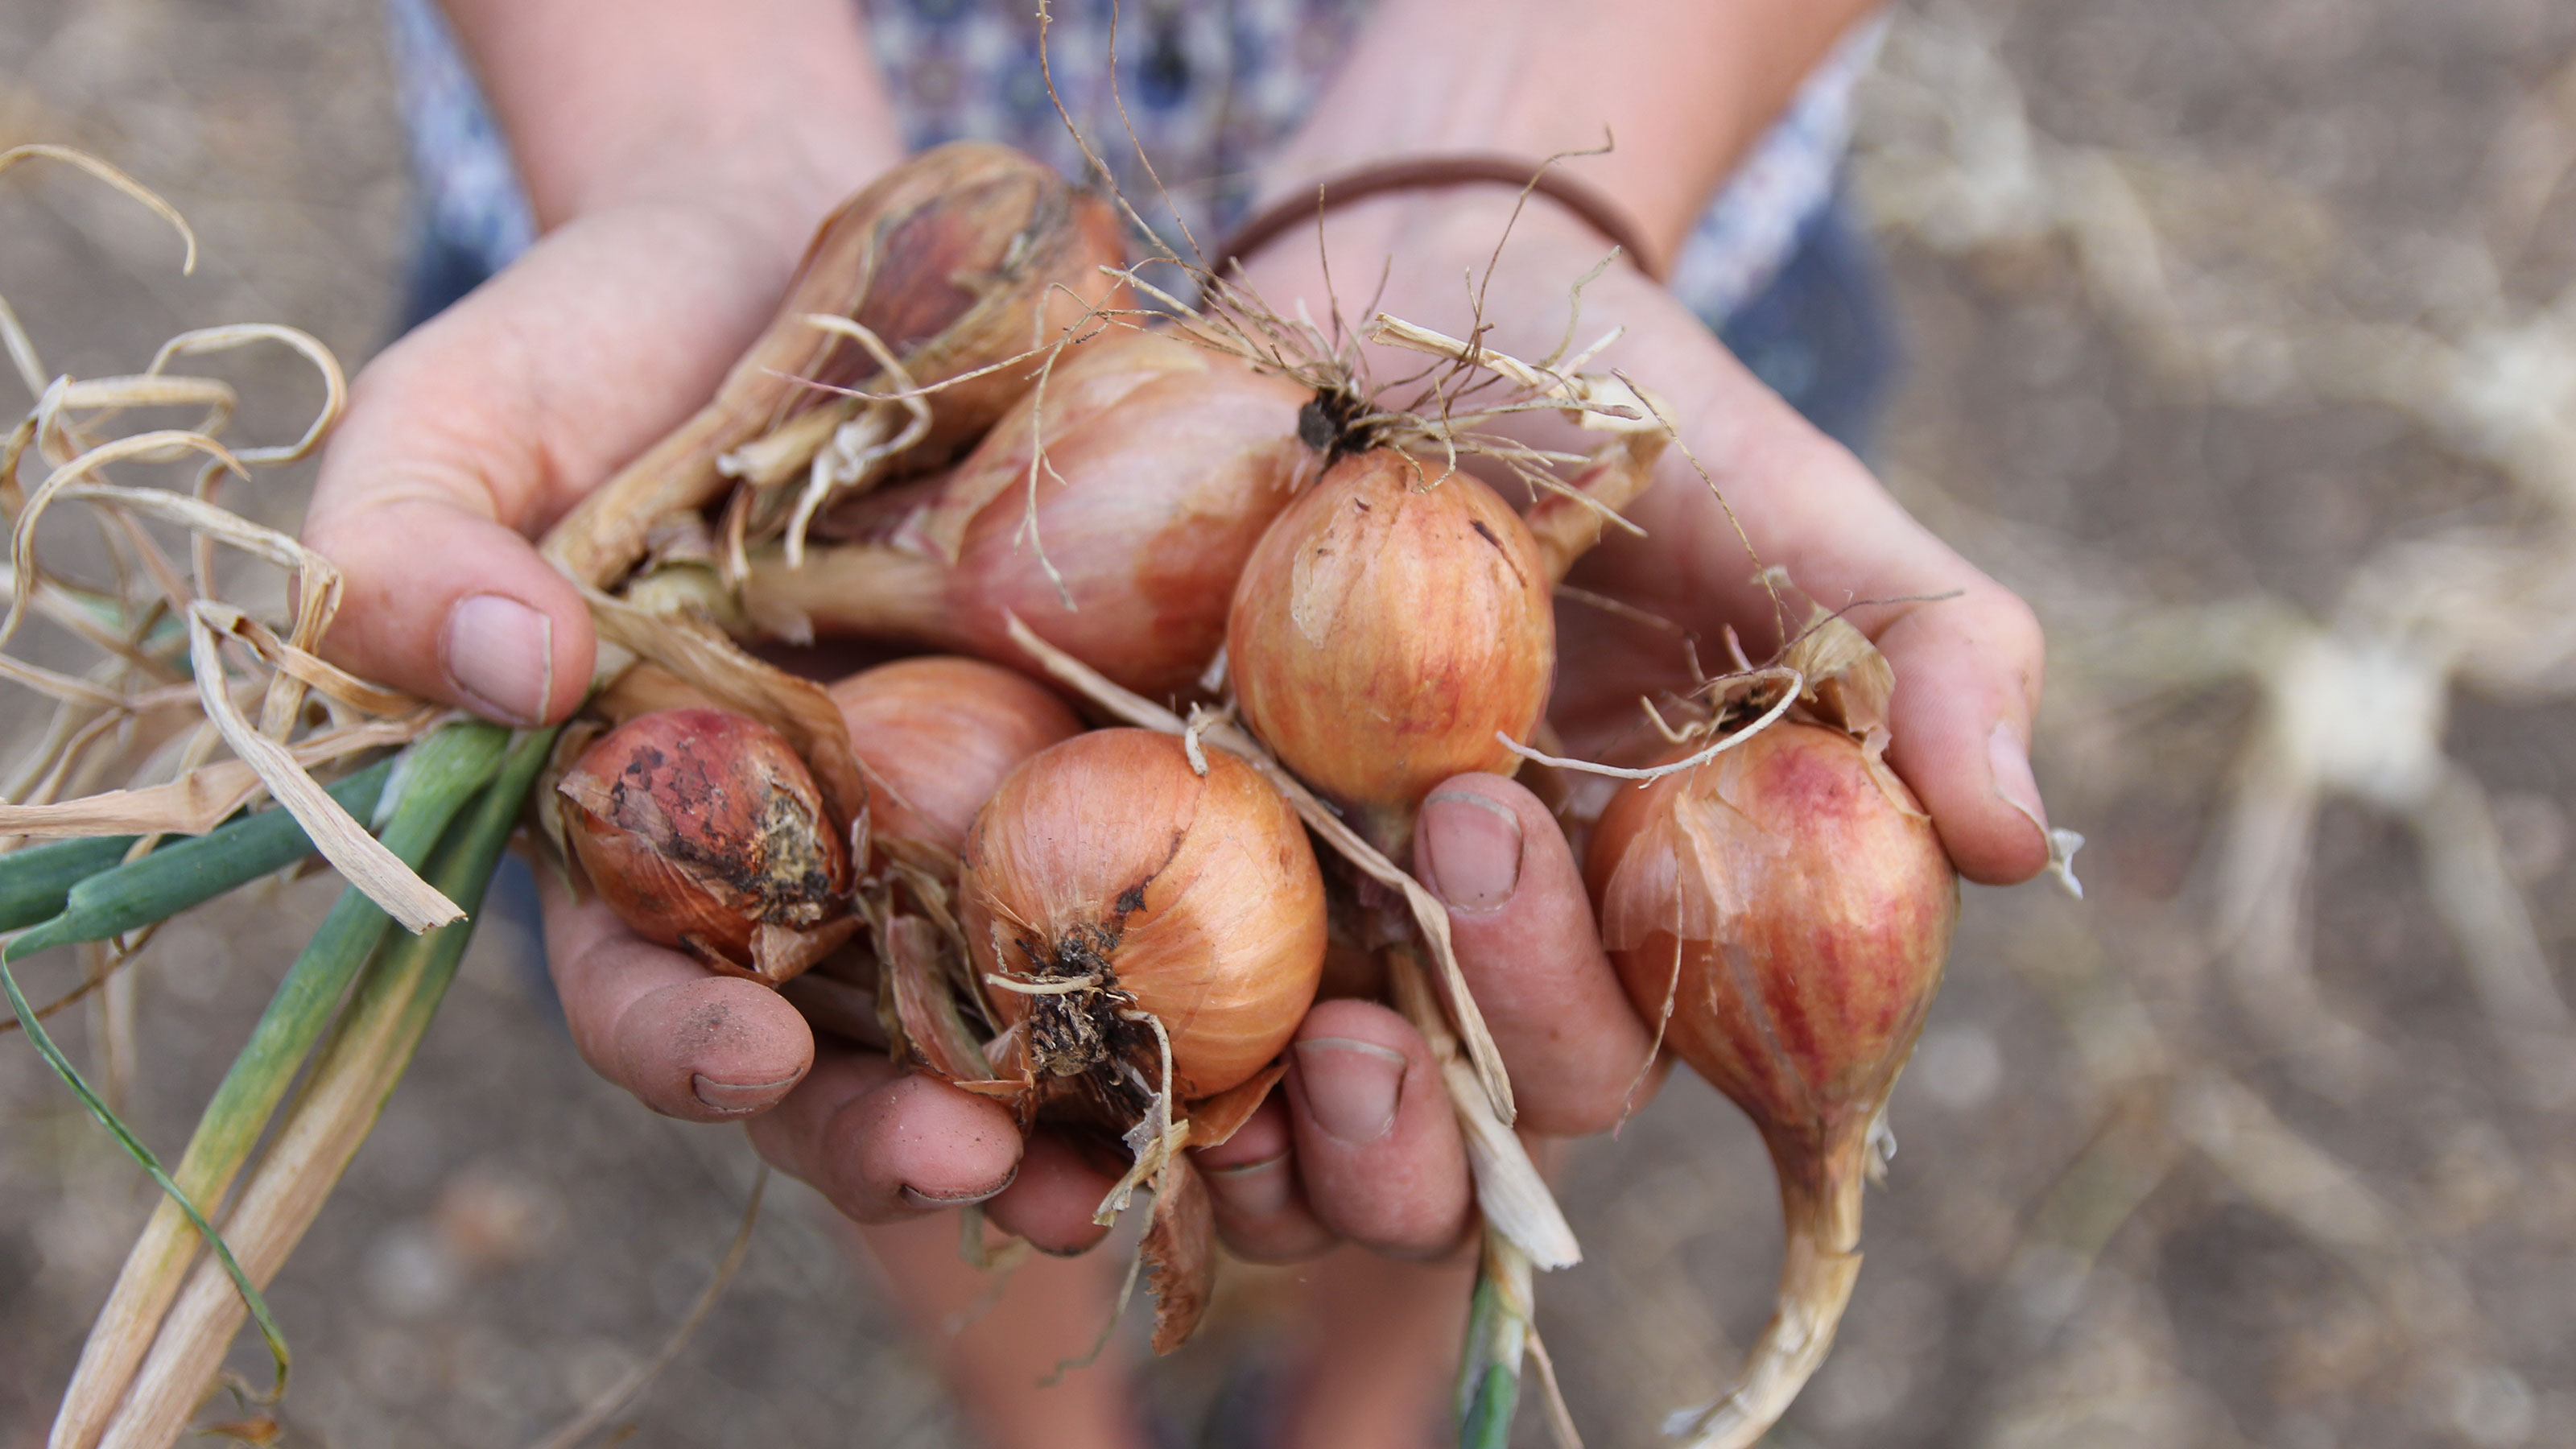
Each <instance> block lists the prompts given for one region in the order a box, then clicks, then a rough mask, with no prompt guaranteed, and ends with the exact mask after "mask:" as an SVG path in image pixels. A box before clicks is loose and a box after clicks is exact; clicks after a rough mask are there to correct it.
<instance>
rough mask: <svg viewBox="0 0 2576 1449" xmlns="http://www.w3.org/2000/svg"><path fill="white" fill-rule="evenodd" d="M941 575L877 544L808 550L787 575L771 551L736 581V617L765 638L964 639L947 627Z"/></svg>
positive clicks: (939, 644)
mask: <svg viewBox="0 0 2576 1449" xmlns="http://www.w3.org/2000/svg"><path fill="white" fill-rule="evenodd" d="M947 589H948V571H947V570H946V569H945V568H943V567H941V566H940V564H939V561H938V560H936V559H930V558H924V557H923V556H921V555H920V554H917V553H912V552H910V551H908V550H905V549H901V548H897V547H895V546H893V545H891V544H883V543H836V544H832V545H830V546H829V547H825V548H818V549H808V550H806V553H805V562H804V564H803V566H802V567H797V568H790V567H789V566H788V563H787V559H786V556H785V554H784V552H783V551H782V550H779V549H777V548H767V549H763V550H761V551H760V552H758V553H755V554H753V555H752V557H751V569H750V571H749V572H748V573H746V574H745V575H744V576H743V581H742V611H743V613H744V614H745V615H746V616H748V617H749V618H751V619H753V620H755V621H758V622H759V623H760V624H762V625H763V626H765V627H767V628H769V629H771V630H772V631H773V632H777V633H780V634H782V635H784V636H786V637H790V638H792V637H795V636H796V634H797V633H799V632H803V633H807V634H809V635H812V634H819V635H834V634H839V635H858V636H860V637H863V638H871V639H889V640H899V641H902V642H904V643H908V644H922V645H927V646H930V647H932V648H950V649H953V648H958V647H961V646H962V645H963V644H964V642H965V641H964V640H963V639H961V638H960V637H959V635H958V631H957V630H956V629H955V628H954V627H953V626H952V624H951V621H950V610H949V608H948V599H947Z"/></svg>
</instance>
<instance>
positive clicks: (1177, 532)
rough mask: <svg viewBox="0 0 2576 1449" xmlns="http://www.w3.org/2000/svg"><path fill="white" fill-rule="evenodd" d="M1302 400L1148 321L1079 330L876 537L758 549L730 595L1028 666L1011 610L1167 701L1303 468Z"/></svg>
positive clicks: (1193, 671)
mask: <svg viewBox="0 0 2576 1449" xmlns="http://www.w3.org/2000/svg"><path fill="white" fill-rule="evenodd" d="M1307 396H1308V394H1307V393H1306V391H1305V390H1304V389H1302V388H1299V387H1297V386H1296V385H1295V384H1293V383H1289V382H1286V381H1284V380H1282V379H1279V378H1274V377H1265V376H1263V375H1261V374H1259V373H1257V372H1254V371H1253V370H1252V369H1251V368H1250V367H1248V366H1246V365H1245V364H1244V363H1242V362H1239V361H1237V360H1235V359H1234V358H1231V357H1228V356H1225V355H1222V354H1219V353H1215V352H1210V351H1208V350H1207V349H1205V348H1200V347H1194V346H1192V345H1190V344H1188V343H1186V342H1182V341H1180V340H1178V339H1176V338H1173V337H1168V336H1165V335H1163V334H1161V333H1152V332H1127V333H1118V334H1112V335H1110V336H1107V337H1103V338H1100V339H1098V340H1096V341H1093V342H1088V343H1085V344H1084V345H1083V346H1081V347H1079V348H1075V349H1072V350H1071V351H1069V352H1067V353H1066V354H1065V356H1064V359H1063V360H1062V361H1061V362H1060V363H1058V364H1057V366H1056V367H1055V369H1054V371H1053V373H1052V374H1051V375H1050V376H1049V377H1048V378H1047V379H1046V381H1045V384H1044V387H1043V389H1042V391H1034V392H1031V393H1030V394H1029V395H1028V396H1026V397H1024V398H1022V399H1021V400H1020V402H1019V404H1018V405H1017V406H1016V407H1014V408H1013V409H1012V410H1011V412H1010V413H1009V414H1008V415H1007V416H1005V417H1004V418H1003V419H1002V420H1001V421H1000V422H999V423H997V424H995V425H994V428H993V431H992V432H991V433H990V434H989V435H987V436H986V437H985V439H984V441H983V442H982V443H980V444H978V445H977V447H976V449H975V451H974V452H973V453H972V454H971V455H970V456H969V457H968V458H967V459H966V461H965V462H964V463H963V464H961V465H960V466H959V467H958V468H957V469H956V470H955V471H954V472H953V473H952V474H950V475H949V477H948V478H947V480H946V481H945V483H944V484H943V485H942V486H941V488H940V490H939V493H938V495H937V498H936V499H935V501H933V502H931V503H930V504H929V505H928V506H927V507H926V508H923V509H920V510H919V511H917V512H916V513H914V514H913V515H912V516H911V517H910V518H908V519H906V520H904V521H903V522H902V523H901V524H900V526H898V527H896V528H894V529H891V530H888V533H889V534H890V536H888V537H884V538H880V539H877V540H874V541H869V542H859V543H848V544H841V545H837V546H833V547H827V548H823V549H820V550H816V551H811V552H809V553H808V554H807V555H806V557H805V560H804V563H803V566H802V567H800V568H790V567H789V566H788V564H787V561H786V559H785V557H784V555H783V553H781V552H780V551H777V550H771V551H769V552H767V553H764V554H762V555H759V556H756V557H755V558H754V559H753V563H752V570H751V574H750V577H749V578H747V579H746V580H745V581H744V585H743V602H744V606H745V608H746V610H747V611H748V613H749V614H750V615H751V617H753V618H755V619H768V620H780V619H784V620H789V621H794V620H797V619H799V618H800V617H801V619H802V621H803V622H804V623H805V625H807V626H808V627H810V628H811V629H813V630H814V631H816V632H819V633H825V634H857V635H863V636H869V637H876V638H890V639H899V640H904V641H908V642H912V643H919V644H927V645H931V646H933V647H936V648H944V649H957V650H962V651H964V652H967V653H971V654H978V655H981V656H983V657H985V658H988V659H997V660H1002V661H1004V662H1008V663H1013V664H1019V665H1022V666H1024V667H1026V666H1029V664H1030V661H1029V660H1028V658H1027V656H1026V655H1025V654H1023V653H1022V652H1021V651H1020V650H1019V648H1018V647H1017V646H1016V645H1014V644H1012V643H1011V641H1010V637H1009V633H1008V629H1007V625H1006V624H1005V622H1004V615H1005V614H1006V613H1016V614H1018V615H1019V617H1020V618H1021V619H1022V620H1024V621H1026V622H1027V624H1028V626H1029V627H1030V628H1032V629H1034V630H1036V631H1037V632H1038V634H1039V635H1040V636H1041V637H1043V638H1045V639H1046V640H1047V641H1048V642H1050V643H1052V644H1054V645H1056V646H1057V647H1058V648H1060V649H1063V650H1064V651H1066V652H1067V653H1069V654H1072V655H1073V656H1074V657H1076V658H1078V659H1080V660H1082V661H1083V662H1084V663H1086V664H1089V665H1091V666H1092V667H1093V668H1095V669H1098V670H1099V671H1100V672H1101V673H1103V674H1106V675H1108V676H1109V677H1110V678H1111V679H1113V680H1116V681H1117V682H1118V683H1119V684H1121V685H1124V686H1126V687H1127V688H1129V689H1133V690H1136V691H1138V692H1139V693H1143V694H1146V695H1149V696H1154V697H1158V698H1167V697H1169V696H1170V695H1172V694H1173V693H1175V692H1176V691H1179V690H1181V689H1184V688H1186V687H1187V686H1188V685H1189V684H1190V682H1191V681H1193V680H1195V679H1196V678H1198V676H1199V675H1200V674H1201V673H1202V672H1203V671H1204V670H1205V669H1206V668H1207V664H1208V661H1209V659H1210V658H1211V657H1212V656H1213V655H1214V654H1215V653H1216V648H1217V645H1218V643H1219V642H1220V641H1221V640H1222V639H1223V637H1224V633H1225V616H1224V610H1225V605H1226V599H1227V595H1228V591H1229V590H1231V589H1232V588H1233V586H1234V580H1235V577H1236V575H1237V574H1239V573H1241V572H1242V569H1243V561H1244V559H1245V558H1246V557H1247V556H1248V555H1249V554H1250V553H1251V552H1252V550H1253V546H1254V544H1255V543H1256V542H1258V541H1259V539H1260V538H1261V534H1262V530H1263V529H1264V528H1266V527H1268V526H1269V524H1270V521H1271V519H1272V518H1274V517H1276V516H1277V515H1278V513H1279V510H1280V509H1281V508H1282V507H1284V506H1285V505H1286V504H1287V502H1288V500H1289V497H1290V496H1291V494H1292V493H1293V492H1294V491H1295V490H1296V488H1297V485H1298V484H1299V483H1300V482H1301V481H1303V479H1304V478H1305V476H1306V473H1307V470H1308V469H1309V468H1310V467H1311V466H1312V463H1311V460H1312V458H1313V456H1314V455H1313V454H1312V453H1311V452H1309V451H1308V450H1307V449H1306V447H1305V445H1304V444H1302V443H1300V442H1299V441H1298V440H1297V437H1296V431H1297V410H1298V408H1299V407H1300V406H1301V405H1302V404H1303V403H1304V402H1305V400H1306V398H1307ZM1041 436H1043V440H1044V454H1045V456H1044V458H1043V460H1042V461H1040V463H1039V464H1038V471H1037V482H1036V514H1035V519H1034V527H1031V517H1030V513H1029V508H1030V486H1031V485H1030V457H1031V454H1032V453H1033V452H1035V451H1036V450H1037V445H1038V441H1039V439H1040V438H1041Z"/></svg>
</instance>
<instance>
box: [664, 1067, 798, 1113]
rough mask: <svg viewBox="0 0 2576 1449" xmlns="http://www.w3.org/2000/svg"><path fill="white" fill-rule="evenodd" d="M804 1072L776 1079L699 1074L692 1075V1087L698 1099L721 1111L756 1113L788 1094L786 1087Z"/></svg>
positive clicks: (690, 1088)
mask: <svg viewBox="0 0 2576 1449" xmlns="http://www.w3.org/2000/svg"><path fill="white" fill-rule="evenodd" d="M804 1075H805V1074H804V1073H803V1072H798V1073H797V1074H796V1075H795V1076H792V1077H780V1078H779V1079H778V1080H777V1081H774V1082H719V1081H717V1080H715V1079H714V1078H712V1077H709V1076H707V1075H705V1074H704V1073H699V1074H697V1075H693V1076H691V1077H690V1078H689V1090H690V1091H692V1092H695V1093H697V1095H698V1100H699V1101H701V1102H704V1103H706V1104H707V1105H708V1106H710V1107H713V1108H715V1109H716V1110H717V1111H719V1112H724V1113H729V1114H733V1115H740V1114H742V1113H745V1112H757V1111H759V1110H760V1109H761V1108H763V1107H766V1106H768V1105H770V1104H771V1103H773V1102H776V1101H777V1100H778V1099H779V1098H781V1097H784V1096H786V1095H787V1089H788V1088H790V1087H792V1086H795V1085H796V1083H797V1081H798V1080H799V1079H800V1078H802V1077H803V1076H804Z"/></svg>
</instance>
